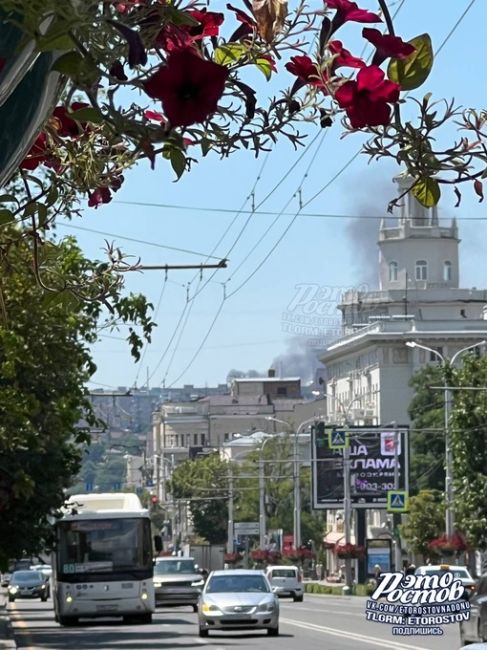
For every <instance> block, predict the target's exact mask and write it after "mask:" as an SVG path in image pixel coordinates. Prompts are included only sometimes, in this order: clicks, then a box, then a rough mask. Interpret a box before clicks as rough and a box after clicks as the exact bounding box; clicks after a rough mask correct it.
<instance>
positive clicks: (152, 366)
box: [58, 0, 487, 388]
mask: <svg viewBox="0 0 487 650" xmlns="http://www.w3.org/2000/svg"><path fill="white" fill-rule="evenodd" d="M484 2H485V0H477V2H475V3H474V4H473V6H472V7H471V9H470V10H469V12H468V13H467V15H466V16H465V18H464V19H463V20H462V22H461V24H460V25H459V27H458V28H457V30H456V31H455V32H454V34H453V35H452V36H451V37H450V39H449V40H448V42H447V43H446V44H445V46H444V48H443V49H442V51H441V52H440V54H439V56H438V57H437V60H436V63H435V67H434V70H433V72H432V74H431V76H430V78H429V79H428V81H427V82H426V84H425V85H424V86H423V87H422V88H420V89H418V91H415V94H414V96H416V97H419V98H421V97H422V96H423V95H424V94H425V93H426V92H428V91H431V92H433V95H434V97H435V98H438V99H439V98H441V97H447V98H451V97H455V99H456V102H457V103H458V104H459V105H462V106H465V107H467V106H472V107H482V106H483V102H484V99H485V68H484V62H485V60H487V42H486V39H485V35H484V28H483V25H484V23H485V4H484ZM358 4H359V6H361V7H366V8H370V9H372V10H375V9H376V8H377V4H376V3H375V2H374V0H363V1H362V2H359V3H358ZM390 4H391V7H392V10H394V8H397V7H398V6H399V5H400V3H399V2H396V3H395V4H394V3H390ZM470 4H471V1H470V0H468V1H467V0H457V1H455V2H452V1H450V2H440V0H430V1H429V2H424V0H405V1H404V2H403V3H402V5H401V9H400V11H399V14H398V16H397V19H396V32H397V33H398V34H399V35H401V36H402V37H403V38H405V39H409V38H412V37H413V36H416V35H418V34H420V33H423V32H428V33H430V35H431V36H432V39H433V45H434V47H435V49H437V48H438V47H439V45H440V44H441V42H442V41H443V39H444V38H445V37H446V36H447V35H448V33H449V32H450V30H451V29H452V28H453V26H454V24H455V22H456V21H457V20H458V19H459V18H460V16H461V14H462V12H463V11H464V10H465V9H466V8H467V7H468V6H469V5H470ZM214 7H215V8H218V4H215V5H214ZM211 8H213V5H212V6H211ZM360 32H361V26H358V25H350V26H347V30H343V32H340V37H341V38H342V40H344V42H345V44H346V46H347V47H348V48H349V49H351V50H352V53H353V54H360V50H361V48H362V45H363V41H362V40H361V39H360V38H358V36H359V35H360ZM281 75H282V77H286V83H287V76H288V75H287V73H286V72H285V71H282V72H281ZM289 81H291V78H290V77H289ZM267 92H270V91H269V90H268V88H267V87H266V86H265V85H264V84H259V93H260V95H261V96H262V97H265V96H266V93H267ZM341 135H342V130H341V127H340V125H339V124H335V125H334V126H333V127H332V128H331V129H328V131H327V133H326V135H325V136H324V137H323V138H322V134H321V132H320V131H319V129H318V127H313V128H312V129H310V130H309V137H308V139H307V142H313V141H314V144H313V145H310V146H308V147H307V148H306V150H303V149H301V150H300V151H298V152H295V151H294V149H293V148H292V146H291V145H290V144H289V143H288V142H287V141H285V140H282V141H281V142H280V143H279V144H278V145H277V146H276V148H275V150H274V151H273V152H271V153H270V154H269V155H268V156H267V157H266V156H262V157H259V159H257V160H256V159H255V158H254V157H253V156H252V154H250V153H247V152H243V153H237V154H235V155H232V156H231V157H230V158H229V159H227V160H223V161H221V160H218V159H217V158H216V157H215V156H214V157H211V156H209V157H208V158H206V159H203V160H201V161H200V163H199V164H198V165H195V166H194V168H193V170H192V171H191V172H190V173H189V174H186V175H185V176H184V177H183V178H182V180H181V181H179V182H177V183H174V182H173V180H174V178H173V175H172V172H171V170H170V169H169V168H168V166H167V165H166V164H164V163H163V162H162V161H161V162H159V164H157V165H156V169H155V170H154V171H151V170H150V168H149V166H148V164H147V163H145V162H143V163H141V164H140V165H139V166H138V168H137V169H134V170H132V171H131V172H129V173H128V174H127V175H126V181H125V184H124V185H123V187H122V189H121V190H120V192H119V193H118V194H117V195H116V200H114V201H113V202H112V203H111V204H109V205H106V206H102V207H101V208H99V209H97V210H93V209H90V208H86V209H85V210H84V211H83V218H82V219H76V220H74V221H73V222H72V223H71V227H66V226H63V225H60V227H59V231H58V232H59V234H60V235H64V234H66V235H68V234H70V235H73V234H75V235H76V237H77V238H78V240H79V242H80V244H81V246H82V247H83V249H84V250H85V251H86V253H87V254H88V255H91V256H96V257H100V256H102V254H103V253H102V249H103V248H104V241H105V239H108V240H109V241H115V243H116V244H117V245H118V246H120V247H121V248H122V249H123V250H124V251H125V252H127V253H128V254H131V255H133V256H134V259H137V258H139V257H140V258H141V261H142V263H143V264H166V263H167V264H200V263H204V262H205V260H206V255H208V254H210V253H211V252H212V251H213V248H214V247H215V245H216V243H217V242H218V241H219V240H220V238H221V237H222V235H223V233H224V232H225V229H226V228H227V227H228V226H229V225H230V224H231V223H232V221H233V220H234V219H235V223H234V224H233V226H232V227H231V229H230V230H229V232H228V233H227V235H226V236H225V238H224V239H223V241H222V242H221V243H220V244H219V246H218V247H217V249H216V251H215V252H214V255H216V256H221V257H226V256H227V252H228V250H229V249H230V247H232V245H233V244H234V242H235V240H236V239H237V235H238V233H239V232H240V230H241V229H242V226H243V225H244V223H245V221H246V220H247V217H248V213H245V212H241V213H239V209H240V208H241V207H242V206H244V209H245V210H251V206H252V200H251V199H249V198H248V197H249V195H250V193H251V190H252V188H253V187H254V185H255V192H254V203H255V204H259V203H260V202H261V201H262V200H263V199H264V198H265V197H266V196H267V195H268V194H269V192H270V191H271V190H272V188H273V187H274V186H275V185H276V183H278V182H279V180H280V179H282V177H283V176H284V175H285V174H286V173H288V172H289V173H288V176H287V177H286V179H285V180H284V181H283V182H282V184H281V185H280V186H279V188H278V189H276V190H275V191H274V192H273V193H272V194H271V195H270V196H269V198H267V200H266V201H265V202H264V203H263V205H262V206H261V207H260V208H259V213H255V214H253V215H252V216H251V219H250V220H249V223H248V226H247V227H246V228H245V230H244V232H243V234H242V235H241V236H240V237H239V238H238V241H237V243H236V244H235V246H234V248H233V250H232V252H231V254H230V255H229V267H228V269H222V270H219V271H217V272H216V273H215V274H214V275H213V276H212V275H211V272H209V271H205V272H204V274H203V278H202V281H201V283H200V282H199V274H196V275H195V273H194V272H189V271H174V272H170V273H169V274H168V281H167V282H165V276H164V273H163V272H160V271H148V272H145V273H131V274H127V278H126V286H127V289H128V290H130V291H137V292H142V293H144V294H145V295H146V296H147V297H148V299H149V300H150V301H151V302H153V303H154V305H157V304H158V303H159V300H160V307H159V310H158V313H157V322H158V327H157V329H156V331H155V333H154V336H153V342H152V344H151V345H150V346H149V347H148V348H147V350H146V352H145V354H144V358H143V364H142V365H141V366H140V365H139V366H138V365H135V364H134V362H133V360H132V358H131V357H130V354H129V350H128V346H127V344H126V343H125V342H124V340H123V337H124V336H125V334H126V330H125V329H124V328H120V330H119V331H118V332H117V331H116V332H111V333H107V334H109V337H110V338H109V337H106V336H103V337H102V338H100V342H99V343H97V344H96V345H95V346H94V347H93V355H94V360H95V362H96V364H97V366H98V371H97V373H96V374H95V375H94V377H93V383H92V384H90V385H91V386H92V387H94V388H95V387H99V386H100V385H104V386H106V387H107V388H109V387H115V386H121V385H124V386H132V385H134V384H135V383H137V385H138V386H141V385H143V384H145V382H146V378H147V375H148V376H149V377H150V385H151V386H159V385H162V383H163V382H164V383H165V385H166V386H169V385H172V384H174V385H182V384H183V383H186V384H188V383H192V384H195V385H204V384H209V385H213V384H216V383H219V382H224V381H225V378H226V375H227V372H228V371H229V370H230V369H231V368H238V369H241V370H249V369H257V370H260V371H265V370H266V369H267V368H268V367H270V364H271V362H272V361H273V359H275V358H276V357H277V356H278V355H280V354H283V353H285V352H286V350H288V349H291V348H293V347H294V348H295V347H296V345H295V342H294V343H293V340H291V339H293V336H294V334H295V332H294V331H293V330H295V329H296V323H294V322H291V321H292V319H290V318H289V309H288V307H289V305H290V303H291V307H292V303H293V301H294V302H295V299H296V296H297V295H298V292H300V291H301V292H304V291H305V290H306V291H308V292H309V293H308V294H307V295H308V299H309V300H308V307H309V309H310V314H311V315H312V316H313V315H314V316H317V317H320V318H321V317H323V318H331V319H336V314H335V313H334V312H335V310H334V307H333V304H334V301H335V298H334V297H336V296H337V295H339V293H340V292H341V290H343V289H346V288H347V287H350V286H357V285H360V284H364V283H366V284H367V285H368V286H372V284H373V281H374V277H375V269H376V265H377V259H378V252H377V249H376V248H375V246H374V241H375V235H376V232H377V229H378V224H379V222H378V220H374V219H367V218H366V217H367V216H371V215H372V216H373V215H377V216H378V217H380V216H383V215H385V214H386V207H387V202H388V201H389V200H390V199H391V198H392V197H393V196H394V195H395V187H394V186H393V183H392V177H393V176H394V174H396V173H398V171H400V170H399V168H398V167H397V166H394V165H393V164H391V163H390V162H384V161H382V162H373V163H369V161H368V159H367V158H366V157H365V156H364V155H360V156H357V157H356V158H355V159H354V160H353V162H351V163H350V164H349V165H348V166H347V167H346V169H345V171H344V172H343V173H341V174H340V175H339V176H338V177H337V178H336V179H335V180H333V181H332V182H331V183H330V184H329V187H327V188H326V189H325V190H324V191H323V192H321V193H320V194H319V195H318V196H317V197H316V198H315V199H314V200H313V201H312V202H310V203H309V205H307V206H306V208H305V209H304V210H303V214H302V215H300V216H298V217H297V218H296V219H295V220H294V221H293V223H292V225H291V226H290V224H291V221H292V220H293V215H294V214H295V213H296V211H297V210H298V208H299V205H298V199H297V198H293V194H294V193H295V192H296V190H297V188H298V187H299V186H300V185H302V191H301V196H302V200H303V202H307V201H309V200H310V198H312V197H313V196H314V195H315V194H316V193H317V192H318V191H319V190H320V189H321V188H323V187H324V186H325V185H326V184H328V183H329V181H331V179H333V177H334V176H335V175H336V174H337V172H339V171H340V170H341V168H343V167H344V166H345V165H346V163H347V162H348V161H349V160H350V159H351V158H352V157H353V156H354V155H355V153H356V152H357V150H358V149H359V147H360V144H361V141H362V139H361V136H360V135H358V134H354V135H351V136H348V137H346V138H344V139H342V138H341ZM315 136H318V138H315ZM445 137H447V138H450V140H452V139H454V138H455V137H458V134H455V131H454V130H453V128H449V129H447V130H446V131H445ZM303 151H304V154H303V156H302V158H301V160H299V156H300V155H301V154H302V153H303ZM312 159H313V161H312ZM311 161H312V164H311ZM259 174H260V178H258V176H259ZM305 174H307V175H306V176H305ZM462 191H463V195H464V196H463V201H462V204H461V206H460V208H456V209H455V208H454V204H455V199H454V197H453V194H452V192H451V191H449V190H446V191H445V192H444V196H443V198H442V202H441V204H440V214H441V216H444V217H451V216H457V218H458V220H459V225H460V236H461V238H462V245H461V284H462V285H463V286H467V287H468V286H477V287H483V286H486V285H487V277H486V276H487V272H486V270H485V264H484V263H483V261H484V259H485V254H486V250H485V248H486V245H485V229H486V223H485V221H479V222H477V223H476V222H472V221H465V222H463V221H461V219H462V218H463V217H484V218H487V214H486V209H485V207H484V204H479V203H478V200H477V198H476V197H475V196H474V194H473V191H471V190H470V189H469V188H467V187H464V188H463V190H462ZM125 202H139V203H154V204H165V205H175V206H183V207H182V208H164V207H148V206H144V205H130V204H128V203H125ZM184 206H188V207H184ZM284 206H287V207H286V209H285V210H284V211H285V212H286V213H290V214H283V215H281V216H278V214H279V212H280V211H282V210H283V208H284ZM202 208H204V209H205V210H201V209H202ZM217 209H223V210H228V211H227V212H217V211H216V210H217ZM260 211H268V212H273V213H275V214H273V215H271V214H261V213H260ZM308 213H314V214H316V213H319V214H322V215H323V214H326V215H349V216H350V217H355V218H345V217H341V218H329V217H323V216H321V217H318V216H306V214H308ZM276 217H277V218H276ZM274 221H275V224H274V225H273V227H272V228H271V229H270V231H269V232H268V234H267V235H266V236H264V233H265V231H266V229H268V227H269V226H270V225H271V224H272V223H273V222H274ZM72 226H74V227H75V229H73V227H72ZM288 226H290V228H289V230H288V231H287V232H286V234H285V235H284V231H285V230H286V229H287V228H288ZM78 228H80V229H78ZM81 228H83V229H93V230H98V231H102V232H104V233H109V234H108V235H103V234H97V233H94V232H88V231H87V230H81ZM283 235H284V236H283ZM122 237H124V238H132V239H137V240H141V241H142V240H143V241H145V242H148V243H140V242H134V241H127V240H125V239H122ZM281 237H282V241H280V243H279V244H278V245H277V246H276V247H275V249H274V250H273V251H272V249H273V247H274V246H275V245H276V242H277V240H279V239H280V238H281ZM151 244H152V245H151ZM154 244H156V245H154ZM158 246H169V247H175V248H182V249H187V250H191V251H195V252H197V253H199V254H198V255H194V254H189V253H184V252H177V251H173V250H169V249H164V248H162V247H158ZM249 252H250V255H249ZM261 264H262V266H261V268H259V270H258V271H257V272H255V271H256V269H257V267H258V266H259V265H261ZM252 274H253V275H252ZM249 276H252V277H250V279H249ZM207 280H210V281H209V282H207ZM188 283H190V284H189V288H188ZM241 285H242V286H241ZM163 287H164V291H163V295H162V298H161V292H162V289H163ZM200 289H201V290H200ZM318 289H321V290H322V291H323V290H325V296H326V298H325V299H324V300H325V302H327V301H329V305H327V306H326V307H325V308H324V311H325V312H326V311H327V310H328V311H329V315H328V314H323V313H322V314H317V313H316V311H314V312H313V306H312V304H311V303H310V300H311V298H312V294H313V292H315V291H317V290H318ZM199 290H200V291H199ZM195 291H199V293H198V295H197V296H196V298H194V300H192V301H191V302H190V303H188V305H187V307H186V310H185V309H184V308H185V304H186V296H187V292H189V296H193V295H194V293H195ZM224 292H225V294H224ZM233 292H235V293H234V294H233ZM231 294H233V295H231ZM224 295H226V296H229V297H228V298H227V299H226V300H225V301H224V303H223V306H222V299H223V297H224ZM322 304H323V301H322ZM189 307H191V309H189ZM293 313H296V310H294V312H293ZM215 317H216V320H215ZM213 321H214V325H213V328H212V329H211V332H210V333H209V335H208V336H207V339H206V342H205V343H204V345H203V347H202V349H201V351H200V352H199V354H198V355H197V356H196V358H195V359H194V361H192V359H193V356H194V354H195V352H196V351H197V350H198V348H199V347H200V346H201V344H202V342H203V340H204V339H205V337H206V335H207V333H208V330H209V328H210V326H211V324H212V322H213ZM178 322H180V326H179V328H176V326H177V324H178ZM320 322H322V321H320ZM329 322H330V323H332V321H329ZM183 324H185V326H184V328H183V327H182V325H183ZM330 327H332V324H330ZM289 330H291V331H289ZM175 331H176V333H175V334H174V332H175ZM171 337H173V338H172V344H171V345H170V346H169V347H168V344H169V342H170V341H171ZM166 348H167V352H166V354H165V355H163V353H164V352H165V350H166ZM306 348H307V340H306V339H305V340H304V342H303V347H302V349H306ZM191 361H192V363H191V365H190V366H189V368H188V369H187V370H186V371H185V368H186V366H188V365H189V364H190V362H191ZM184 371H185V372H184Z"/></svg>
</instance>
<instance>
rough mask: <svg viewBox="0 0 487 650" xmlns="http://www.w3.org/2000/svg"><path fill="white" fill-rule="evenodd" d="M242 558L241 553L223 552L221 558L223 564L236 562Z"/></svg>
mask: <svg viewBox="0 0 487 650" xmlns="http://www.w3.org/2000/svg"><path fill="white" fill-rule="evenodd" d="M241 559H242V554H241V553H225V555H224V556H223V560H224V562H225V564H237V562H240V560H241Z"/></svg>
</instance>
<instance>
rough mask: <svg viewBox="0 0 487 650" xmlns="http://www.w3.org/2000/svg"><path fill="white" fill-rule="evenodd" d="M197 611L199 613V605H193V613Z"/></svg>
mask: <svg viewBox="0 0 487 650" xmlns="http://www.w3.org/2000/svg"><path fill="white" fill-rule="evenodd" d="M197 611H198V605H193V612H195V613H196V612H197Z"/></svg>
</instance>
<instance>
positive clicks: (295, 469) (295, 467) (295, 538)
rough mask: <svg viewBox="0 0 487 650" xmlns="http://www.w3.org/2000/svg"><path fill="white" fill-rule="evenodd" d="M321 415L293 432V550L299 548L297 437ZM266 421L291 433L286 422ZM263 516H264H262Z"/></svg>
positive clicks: (299, 497)
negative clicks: (275, 423) (287, 429)
mask: <svg viewBox="0 0 487 650" xmlns="http://www.w3.org/2000/svg"><path fill="white" fill-rule="evenodd" d="M323 417H324V416H323V415H316V416H314V417H312V418H308V419H307V420H304V421H303V422H301V423H300V424H299V425H298V426H297V427H296V431H294V432H293V437H294V440H293V493H294V509H293V545H294V548H295V549H298V548H300V546H301V489H300V485H299V481H300V467H299V462H300V461H299V455H298V451H299V448H298V436H299V434H300V432H301V429H302V428H303V427H305V426H306V425H307V424H310V423H311V422H315V421H316V420H321V419H323ZM266 420H270V421H273V422H279V423H280V424H283V425H284V426H286V427H289V430H290V432H291V425H290V424H289V422H286V421H285V420H279V419H278V418H274V417H272V416H270V415H269V416H267V417H266ZM266 442H267V441H266ZM262 492H263V493H264V494H265V484H263V490H262ZM264 503H265V497H264ZM264 516H265V514H264Z"/></svg>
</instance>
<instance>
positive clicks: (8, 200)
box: [0, 194, 18, 203]
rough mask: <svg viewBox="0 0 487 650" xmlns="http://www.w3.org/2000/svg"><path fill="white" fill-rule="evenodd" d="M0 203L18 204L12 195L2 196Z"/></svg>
mask: <svg viewBox="0 0 487 650" xmlns="http://www.w3.org/2000/svg"><path fill="white" fill-rule="evenodd" d="M0 203H18V201H17V199H16V198H15V196H14V195H13V194H2V195H1V196H0Z"/></svg>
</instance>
